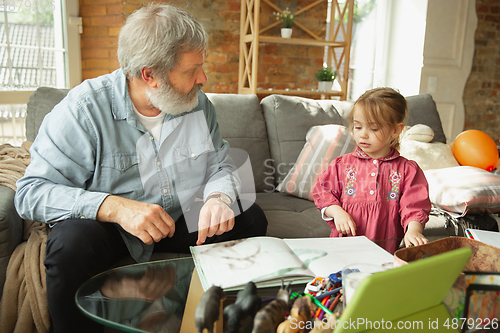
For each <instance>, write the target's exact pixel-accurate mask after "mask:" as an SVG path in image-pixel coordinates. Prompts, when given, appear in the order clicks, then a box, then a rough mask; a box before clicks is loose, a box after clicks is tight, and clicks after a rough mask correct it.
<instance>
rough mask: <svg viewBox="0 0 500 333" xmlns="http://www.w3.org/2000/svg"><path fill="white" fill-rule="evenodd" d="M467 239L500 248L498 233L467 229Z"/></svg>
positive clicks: (499, 234)
mask: <svg viewBox="0 0 500 333" xmlns="http://www.w3.org/2000/svg"><path fill="white" fill-rule="evenodd" d="M466 235H467V238H470V239H475V240H477V241H480V242H483V243H486V244H489V245H491V246H495V247H498V248H500V233H499V232H497V231H486V230H479V229H466Z"/></svg>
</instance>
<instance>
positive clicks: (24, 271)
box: [0, 142, 50, 333]
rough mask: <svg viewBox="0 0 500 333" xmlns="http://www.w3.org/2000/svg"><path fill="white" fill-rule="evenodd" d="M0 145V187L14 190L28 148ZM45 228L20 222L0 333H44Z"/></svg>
mask: <svg viewBox="0 0 500 333" xmlns="http://www.w3.org/2000/svg"><path fill="white" fill-rule="evenodd" d="M30 146H31V143H29V142H24V143H23V144H22V145H21V147H20V148H18V147H13V146H11V145H9V144H4V145H0V184H1V185H5V186H7V187H10V188H11V189H13V190H14V191H15V190H16V181H17V180H18V179H19V178H21V177H22V176H23V175H24V171H25V169H26V167H27V166H28V164H29V163H30V153H29V147H30ZM48 234H49V228H48V226H47V225H46V224H45V223H38V222H32V221H26V220H25V221H24V237H23V240H24V241H23V243H21V244H19V245H18V246H17V247H16V249H15V250H14V252H13V253H12V256H11V257H10V261H9V265H8V266H7V276H6V280H5V285H4V289H3V295H2V300H1V303H0V332H4V333H11V332H12V333H27V332H30V333H31V332H33V333H35V332H40V333H46V332H49V330H50V315H49V309H48V304H47V290H46V284H45V266H44V264H43V260H44V259H45V246H46V243H47V237H48Z"/></svg>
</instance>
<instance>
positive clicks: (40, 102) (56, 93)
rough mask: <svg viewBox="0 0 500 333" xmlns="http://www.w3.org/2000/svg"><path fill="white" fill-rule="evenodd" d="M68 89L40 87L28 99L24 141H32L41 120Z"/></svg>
mask: <svg viewBox="0 0 500 333" xmlns="http://www.w3.org/2000/svg"><path fill="white" fill-rule="evenodd" d="M68 91H69V89H57V88H50V87H40V88H38V89H37V90H35V91H34V92H33V93H32V94H31V96H30V98H29V99H28V106H27V113H26V140H28V141H34V140H35V138H36V135H37V134H38V129H39V128H40V125H41V124H42V120H43V118H44V117H45V115H47V113H49V112H50V111H51V110H52V109H53V108H54V106H56V105H57V104H59V102H60V101H61V100H62V99H63V98H64V97H65V96H66V95H67V94H68Z"/></svg>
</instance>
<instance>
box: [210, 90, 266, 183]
mask: <svg viewBox="0 0 500 333" xmlns="http://www.w3.org/2000/svg"><path fill="white" fill-rule="evenodd" d="M207 97H208V98H209V99H210V101H211V102H212V104H213V105H214V107H215V112H216V114H217V121H218V122H219V127H220V132H221V135H222V137H223V138H224V139H225V140H227V142H228V143H229V146H230V147H231V148H239V149H243V150H245V151H246V152H247V153H248V155H249V157H250V164H251V165H252V171H253V175H254V181H255V190H256V191H257V192H262V191H265V190H268V191H272V190H273V184H274V176H273V174H272V173H271V174H266V165H267V163H270V162H269V160H270V158H271V156H270V153H269V144H268V142H267V130H266V123H265V120H264V115H263V114H262V110H261V107H260V104H259V99H258V98H257V96H255V95H236V94H207Z"/></svg>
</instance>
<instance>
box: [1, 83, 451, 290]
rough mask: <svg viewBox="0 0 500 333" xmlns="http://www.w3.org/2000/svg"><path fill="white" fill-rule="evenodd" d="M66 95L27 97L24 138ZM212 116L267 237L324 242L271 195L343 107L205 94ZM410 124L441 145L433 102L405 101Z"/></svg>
mask: <svg viewBox="0 0 500 333" xmlns="http://www.w3.org/2000/svg"><path fill="white" fill-rule="evenodd" d="M66 93H67V90H64V89H53V88H46V87H43V88H39V89H38V90H36V91H35V92H34V93H33V94H32V95H31V97H30V99H29V102H28V109H27V118H26V136H27V140H28V141H33V140H34V139H35V137H36V135H37V133H38V128H39V126H40V124H41V122H42V119H43V117H44V116H45V115H46V114H47V113H48V112H50V110H51V109H52V108H53V107H54V106H55V105H56V104H57V103H58V102H59V101H60V100H61V99H62V98H64V96H65V95H66ZM207 95H208V97H209V98H210V100H211V101H212V102H213V104H214V106H215V109H216V111H217V116H218V121H219V125H220V129H221V133H222V136H223V137H224V138H225V139H226V140H227V141H228V142H229V144H230V146H231V147H232V148H241V149H243V150H245V151H247V152H248V155H249V156H250V162H251V166H252V170H253V175H254V181H255V189H256V192H257V195H256V202H257V204H259V205H260V207H262V209H263V210H264V212H265V214H266V216H267V219H268V221H269V226H268V231H267V234H268V235H269V236H274V237H280V238H302V237H328V236H329V234H330V228H329V227H328V225H327V224H326V223H325V222H324V221H323V220H322V219H321V216H320V213H319V211H318V210H317V209H316V207H315V206H314V203H313V202H311V201H308V200H305V199H301V198H297V197H294V196H291V195H288V194H285V193H281V192H278V191H276V187H277V185H278V184H279V182H280V181H281V180H282V179H283V178H284V177H285V176H286V174H287V173H288V171H289V170H290V169H291V168H292V166H293V165H294V163H295V161H296V159H297V156H298V155H299V153H300V151H301V150H302V148H303V146H304V143H305V136H306V133H307V131H308V130H309V128H310V127H311V126H315V125H326V124H341V125H346V124H347V122H346V120H345V116H346V114H347V112H348V110H349V108H350V106H351V104H350V103H348V102H340V101H332V100H311V99H305V98H300V97H292V96H281V95H270V96H268V97H266V98H264V99H263V100H262V101H260V102H259V99H258V98H257V96H254V95H235V94H207ZM407 100H408V103H409V111H410V117H409V123H408V124H409V125H414V124H426V125H428V126H430V127H431V128H432V129H433V130H434V132H435V136H434V140H433V141H439V142H446V138H445V136H444V133H443V129H442V126H441V121H440V119H439V115H438V112H437V109H436V105H435V103H434V101H433V100H432V97H431V96H430V95H428V94H421V95H417V96H411V97H408V98H407ZM13 200H14V191H12V190H11V189H9V188H7V187H5V186H0V288H3V284H4V279H5V270H6V268H7V263H8V260H9V258H10V255H11V254H12V251H13V250H14V248H15V247H16V246H17V245H18V244H19V243H20V242H21V241H22V228H23V224H22V220H21V218H20V217H19V216H18V215H17V213H16V211H15V208H14V203H13ZM424 234H425V235H426V236H428V237H429V238H430V239H435V238H441V237H447V236H450V235H454V234H455V232H454V230H453V228H445V223H444V219H437V218H435V217H433V218H431V221H430V222H429V223H428V224H427V226H426V229H425V231H424Z"/></svg>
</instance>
